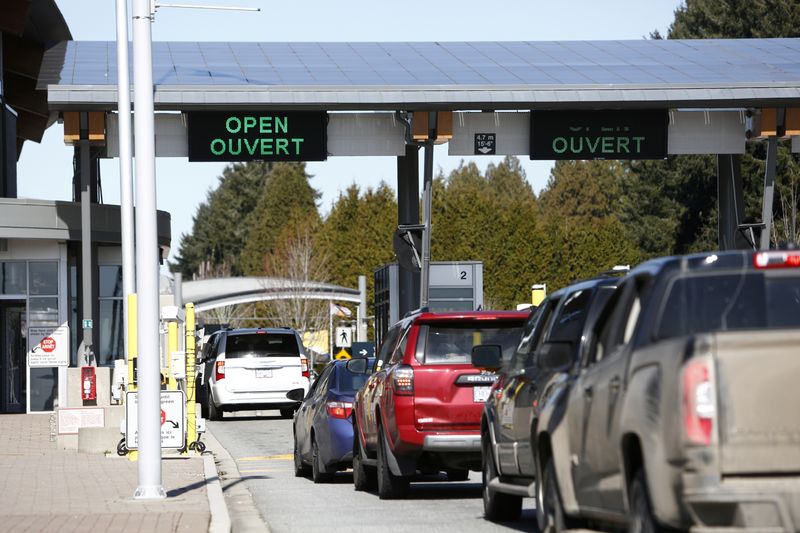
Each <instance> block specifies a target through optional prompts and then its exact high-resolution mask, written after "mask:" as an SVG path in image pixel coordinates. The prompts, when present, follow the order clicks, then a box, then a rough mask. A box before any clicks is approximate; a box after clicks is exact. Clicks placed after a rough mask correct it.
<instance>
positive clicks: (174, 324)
mask: <svg viewBox="0 0 800 533" xmlns="http://www.w3.org/2000/svg"><path fill="white" fill-rule="evenodd" d="M177 351H178V320H177V319H175V320H170V321H169V322H168V323H167V375H168V376H169V379H168V380H167V389H168V390H178V380H177V379H175V377H174V376H173V375H172V354H173V353H175V352H177Z"/></svg>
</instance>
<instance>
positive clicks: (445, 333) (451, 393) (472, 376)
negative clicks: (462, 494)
mask: <svg viewBox="0 0 800 533" xmlns="http://www.w3.org/2000/svg"><path fill="white" fill-rule="evenodd" d="M527 317H528V312H527V311H524V312H516V311H469V312H453V313H431V312H426V311H421V312H418V313H415V314H412V315H410V316H408V317H406V318H405V319H403V320H402V321H400V322H398V323H397V324H395V325H394V326H393V327H392V328H391V329H390V330H389V331H388V332H387V334H386V337H385V340H384V342H383V344H382V345H381V348H380V351H379V353H378V356H377V358H376V361H375V365H374V368H367V367H368V364H367V363H366V360H363V359H362V360H357V359H354V360H352V361H350V362H349V363H348V366H349V368H351V371H363V372H365V373H371V375H370V377H369V379H368V380H367V382H366V384H365V385H364V387H362V388H361V390H359V392H358V393H357V394H356V397H355V405H354V410H353V411H354V413H353V418H354V419H353V425H354V428H353V430H354V438H353V482H354V484H355V489H356V490H367V489H369V488H372V487H374V486H375V484H376V482H377V489H378V495H379V496H380V497H381V499H388V498H400V497H402V496H404V495H405V493H406V492H407V490H408V485H409V481H410V479H411V478H412V476H414V475H416V474H417V473H423V474H434V473H438V472H441V471H444V472H446V473H447V477H448V479H449V480H452V481H464V480H466V479H467V478H468V477H469V471H470V470H475V471H478V470H480V468H481V432H480V420H481V412H482V410H483V404H484V401H485V400H486V398H487V397H488V395H489V389H490V388H491V385H492V384H493V383H494V381H495V379H496V376H495V375H494V374H492V373H487V372H482V371H479V370H477V369H476V368H475V367H473V366H472V364H471V362H472V347H473V346H477V345H479V344H494V345H500V346H501V348H502V352H503V357H504V359H505V360H508V359H509V358H510V357H511V354H512V353H513V352H514V349H515V348H516V346H517V343H518V342H519V338H520V334H521V331H522V325H523V323H524V322H525V319H526V318H527ZM359 367H360V368H359Z"/></svg>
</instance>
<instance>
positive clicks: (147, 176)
mask: <svg viewBox="0 0 800 533" xmlns="http://www.w3.org/2000/svg"><path fill="white" fill-rule="evenodd" d="M151 22H152V13H151V12H150V0H133V82H134V87H133V88H134V93H133V94H134V102H135V104H136V107H135V113H136V116H135V120H134V127H135V142H136V240H137V243H136V288H137V294H138V296H137V302H138V305H137V308H138V337H137V339H138V346H137V350H138V357H139V361H138V367H139V368H138V386H139V395H138V396H139V397H138V404H139V405H138V408H139V411H138V414H139V421H138V422H139V428H138V429H139V434H138V446H139V486H138V488H137V489H136V493H135V494H134V498H137V499H156V498H165V497H166V493H165V492H164V487H163V486H162V485H161V405H160V404H161V401H160V399H161V390H160V389H161V383H160V382H161V380H160V377H159V370H160V369H159V367H160V361H159V359H160V357H159V342H158V340H159V339H158V317H159V308H158V235H157V231H156V159H155V132H154V117H153V50H152V42H151V39H152V36H151V33H150V24H151Z"/></svg>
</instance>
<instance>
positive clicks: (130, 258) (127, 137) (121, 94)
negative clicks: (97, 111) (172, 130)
mask: <svg viewBox="0 0 800 533" xmlns="http://www.w3.org/2000/svg"><path fill="white" fill-rule="evenodd" d="M117 95H118V97H117V99H118V107H117V109H118V111H119V113H118V115H119V207H120V228H121V230H122V235H121V237H122V239H121V241H122V292H123V294H124V298H123V299H122V304H123V305H122V307H123V316H124V324H125V326H124V331H125V360H126V361H127V360H128V324H129V322H128V296H129V295H131V294H133V293H135V292H136V268H135V266H134V261H135V257H134V246H133V236H134V233H133V176H132V175H131V82H130V79H129V76H128V0H117Z"/></svg>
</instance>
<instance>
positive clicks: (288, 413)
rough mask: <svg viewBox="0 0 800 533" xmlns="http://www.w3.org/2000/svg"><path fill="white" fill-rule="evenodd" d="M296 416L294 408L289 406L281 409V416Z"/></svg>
mask: <svg viewBox="0 0 800 533" xmlns="http://www.w3.org/2000/svg"><path fill="white" fill-rule="evenodd" d="M292 417H294V409H293V408H291V407H288V408H286V409H281V418H292Z"/></svg>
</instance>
